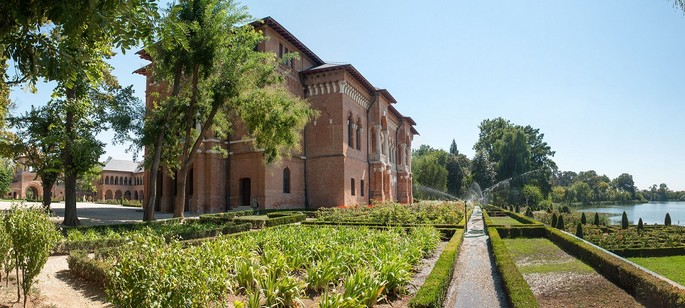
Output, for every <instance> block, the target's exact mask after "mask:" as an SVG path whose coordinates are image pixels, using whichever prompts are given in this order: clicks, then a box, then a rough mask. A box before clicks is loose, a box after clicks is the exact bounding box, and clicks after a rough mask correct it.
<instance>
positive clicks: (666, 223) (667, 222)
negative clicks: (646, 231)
mask: <svg viewBox="0 0 685 308" xmlns="http://www.w3.org/2000/svg"><path fill="white" fill-rule="evenodd" d="M664 225H666V226H670V225H671V214H669V213H666V217H665V218H664Z"/></svg>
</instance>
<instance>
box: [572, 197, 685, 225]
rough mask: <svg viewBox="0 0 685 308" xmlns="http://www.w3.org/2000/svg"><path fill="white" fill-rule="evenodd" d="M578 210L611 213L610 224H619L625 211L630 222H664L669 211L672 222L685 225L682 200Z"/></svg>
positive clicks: (684, 203) (684, 209)
mask: <svg viewBox="0 0 685 308" xmlns="http://www.w3.org/2000/svg"><path fill="white" fill-rule="evenodd" d="M580 211H581V212H592V213H594V212H599V213H607V214H610V215H612V216H610V219H611V223H612V224H621V215H622V214H623V211H625V212H626V215H628V220H629V221H630V223H631V224H637V221H638V220H639V219H640V218H642V222H643V223H645V224H650V225H651V224H660V225H662V224H664V217H666V213H669V214H670V215H671V223H672V224H674V225H680V226H685V202H683V201H670V202H649V203H643V204H635V205H602V206H599V207H591V208H584V209H581V210H580Z"/></svg>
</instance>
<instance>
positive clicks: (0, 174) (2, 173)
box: [0, 158, 14, 198]
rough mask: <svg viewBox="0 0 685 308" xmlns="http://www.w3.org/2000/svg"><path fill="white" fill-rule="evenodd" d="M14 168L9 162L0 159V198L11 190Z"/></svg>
mask: <svg viewBox="0 0 685 308" xmlns="http://www.w3.org/2000/svg"><path fill="white" fill-rule="evenodd" d="M13 179H14V168H12V165H11V163H10V161H9V160H6V159H3V158H0V198H2V197H4V196H5V195H6V194H7V193H8V192H10V191H11V190H12V180H13Z"/></svg>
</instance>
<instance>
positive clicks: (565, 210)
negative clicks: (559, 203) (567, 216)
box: [559, 205, 571, 213]
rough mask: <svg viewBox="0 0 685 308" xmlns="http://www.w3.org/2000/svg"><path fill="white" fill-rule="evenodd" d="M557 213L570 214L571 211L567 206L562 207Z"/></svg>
mask: <svg viewBox="0 0 685 308" xmlns="http://www.w3.org/2000/svg"><path fill="white" fill-rule="evenodd" d="M559 212H562V213H571V209H570V208H569V207H568V205H564V206H563V207H562V208H561V210H560V211H559Z"/></svg>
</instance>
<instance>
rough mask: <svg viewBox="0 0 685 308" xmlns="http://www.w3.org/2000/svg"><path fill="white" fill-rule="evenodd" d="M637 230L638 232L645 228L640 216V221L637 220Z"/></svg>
mask: <svg viewBox="0 0 685 308" xmlns="http://www.w3.org/2000/svg"><path fill="white" fill-rule="evenodd" d="M637 230H638V231H640V232H642V231H644V230H645V225H644V224H643V223H642V217H640V221H638V222H637Z"/></svg>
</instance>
